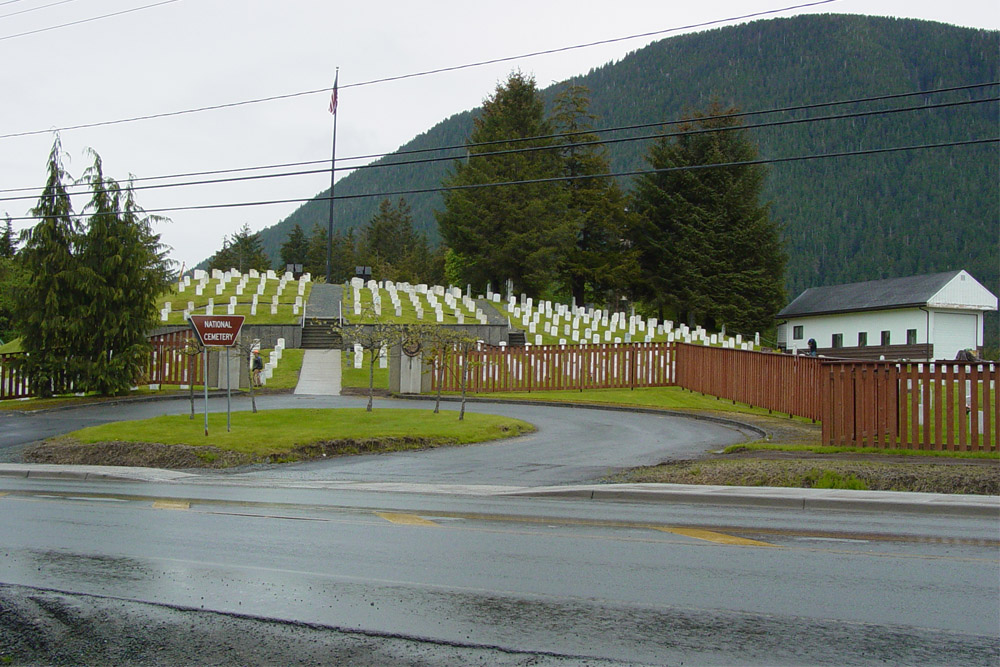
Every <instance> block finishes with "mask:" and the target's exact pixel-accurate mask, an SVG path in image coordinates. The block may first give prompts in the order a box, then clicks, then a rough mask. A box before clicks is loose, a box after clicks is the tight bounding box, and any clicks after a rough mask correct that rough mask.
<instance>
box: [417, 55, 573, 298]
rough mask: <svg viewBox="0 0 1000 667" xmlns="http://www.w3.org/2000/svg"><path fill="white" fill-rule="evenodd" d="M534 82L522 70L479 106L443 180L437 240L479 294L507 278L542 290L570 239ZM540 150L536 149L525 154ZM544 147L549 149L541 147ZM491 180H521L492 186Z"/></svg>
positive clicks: (558, 165)
mask: <svg viewBox="0 0 1000 667" xmlns="http://www.w3.org/2000/svg"><path fill="white" fill-rule="evenodd" d="M551 134H552V126H551V124H550V123H549V122H548V120H546V118H545V108H544V103H543V100H542V97H541V95H540V94H539V92H538V89H537V87H536V86H535V81H534V79H533V78H531V77H527V76H525V75H523V74H521V73H520V72H515V73H514V74H511V76H510V78H509V79H508V80H507V82H506V83H505V84H501V85H499V86H497V89H496V91H495V92H494V94H493V95H492V96H491V97H490V98H488V99H487V100H486V101H485V102H484V103H483V109H482V113H481V115H480V116H479V117H478V118H476V119H475V121H474V129H473V131H472V133H471V134H470V136H469V149H468V150H469V156H468V159H467V160H464V161H459V162H457V163H456V164H455V165H454V168H453V171H452V173H451V175H450V176H449V177H447V178H446V179H445V181H444V185H445V187H447V188H453V189H451V190H447V191H446V192H445V193H444V210H443V211H437V212H436V215H437V218H438V223H439V225H440V230H441V236H442V237H443V238H444V241H445V243H446V244H447V245H448V247H449V248H450V249H451V250H452V252H454V253H455V254H456V255H458V256H459V257H460V261H458V262H456V263H455V264H454V265H455V266H460V267H462V268H461V271H462V276H461V277H462V279H463V280H464V281H465V282H468V283H471V284H472V285H473V287H474V288H475V289H477V290H482V289H484V288H485V287H486V284H487V283H491V284H492V285H493V286H494V288H499V286H500V285H503V284H504V282H505V281H506V280H507V279H508V278H509V279H511V280H513V281H514V285H515V286H516V288H517V289H521V290H525V291H528V292H531V293H536V294H537V293H541V292H543V291H544V290H546V289H547V288H549V287H550V285H551V284H552V283H553V281H554V280H555V279H556V278H557V276H558V269H559V265H560V263H561V261H562V259H563V258H564V257H565V256H566V253H567V251H568V249H569V248H570V247H571V246H572V245H573V242H574V230H573V229H572V227H571V225H570V224H569V221H568V219H567V216H566V197H565V192H564V190H563V188H561V187H560V186H559V185H558V184H557V183H554V182H528V183H524V181H538V180H544V179H553V178H558V177H560V176H561V175H562V160H561V156H560V155H559V151H558V150H557V143H556V142H555V140H554V139H552V138H551V136H549V135H551ZM530 148H538V149H542V150H534V151H525V150H524V149H530ZM545 149H548V150H545ZM493 183H520V184H518V185H497V186H493V187H489V185H490V184H493Z"/></svg>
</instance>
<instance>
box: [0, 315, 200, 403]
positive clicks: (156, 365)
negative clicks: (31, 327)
mask: <svg viewBox="0 0 1000 667" xmlns="http://www.w3.org/2000/svg"><path fill="white" fill-rule="evenodd" d="M191 338H192V336H191V333H190V332H187V331H178V332H174V333H168V334H163V335H161V336H153V337H151V338H150V339H149V340H150V343H151V344H152V351H151V354H150V357H149V363H148V364H147V366H146V371H145V374H144V376H143V377H140V378H136V383H137V384H178V385H180V384H202V383H203V382H204V377H205V368H204V366H205V364H204V357H202V356H201V355H200V354H199V355H189V354H185V352H184V351H185V349H187V348H188V341H189V339H191ZM23 357H24V353H23V352H17V353H8V354H0V401H2V400H8V399H14V398H30V397H32V396H34V395H35V394H34V391H33V390H32V387H31V383H30V382H29V381H28V378H27V377H26V376H25V374H24V373H23V372H22V371H21V369H20V368H19V366H18V361H19V360H20V359H22V358H23ZM56 383H57V384H58V387H56V389H55V391H56V393H69V392H71V391H73V381H72V379H71V378H69V377H68V376H67V377H61V378H57V379H56Z"/></svg>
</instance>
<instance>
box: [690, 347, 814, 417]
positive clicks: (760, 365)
mask: <svg viewBox="0 0 1000 667" xmlns="http://www.w3.org/2000/svg"><path fill="white" fill-rule="evenodd" d="M676 363H677V369H676V374H675V377H676V384H677V386H679V387H683V388H685V389H690V390H692V391H697V392H700V393H703V394H709V395H711V396H718V397H719V398H725V399H728V400H731V401H738V402H740V403H746V404H747V405H752V406H754V407H758V408H765V409H767V410H773V411H776V412H784V413H785V414H789V415H795V416H797V417H806V418H807V419H812V420H813V421H818V420H819V419H822V414H823V410H822V408H823V399H822V395H821V393H820V386H821V385H820V377H821V367H822V362H821V360H820V359H819V358H818V357H807V356H802V355H794V354H774V353H771V352H752V351H747V350H734V349H729V348H721V347H708V346H704V345H689V344H687V343H678V344H677V353H676Z"/></svg>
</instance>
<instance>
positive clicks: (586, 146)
mask: <svg viewBox="0 0 1000 667" xmlns="http://www.w3.org/2000/svg"><path fill="white" fill-rule="evenodd" d="M589 107H590V98H589V91H588V90H587V88H586V87H585V86H567V87H566V88H564V89H563V90H562V91H561V92H560V93H559V95H558V96H557V97H556V100H555V108H554V111H553V114H552V122H553V124H554V126H555V128H556V129H557V130H558V131H559V132H560V133H562V135H563V136H562V137H561V138H560V141H561V144H562V155H563V174H564V175H565V176H567V177H569V180H566V181H564V182H563V184H562V187H563V188H564V189H565V191H566V195H567V206H566V212H567V216H568V218H569V221H570V223H571V225H572V228H573V230H574V231H575V234H576V243H575V244H574V245H573V246H572V247H571V248H569V250H568V253H567V255H566V257H565V260H564V262H563V264H562V276H563V282H564V283H565V285H566V286H567V287H568V288H569V292H570V294H571V295H572V296H573V298H574V299H575V301H576V303H577V304H578V305H582V304H584V303H585V302H588V301H596V302H598V303H601V304H615V303H616V302H617V299H618V297H620V296H622V295H623V294H624V293H625V292H626V291H627V290H628V288H629V285H630V284H631V283H632V282H633V281H634V278H635V275H636V274H637V272H638V270H639V265H638V251H637V250H635V249H633V248H632V247H630V244H629V243H628V238H627V235H628V231H629V228H630V226H631V225H632V220H633V218H634V215H633V214H631V213H629V211H628V207H627V202H626V198H625V194H624V193H623V192H622V190H621V188H619V187H618V184H617V183H616V182H615V181H614V179H612V178H608V177H605V178H585V177H588V176H597V175H600V174H607V173H610V171H611V168H610V166H609V164H608V158H607V151H606V150H605V149H604V146H603V145H600V144H598V143H595V142H597V141H598V136H597V135H596V134H594V133H592V132H590V130H591V129H592V128H593V125H592V122H593V120H595V119H596V116H594V115H593V114H591V113H590V111H589ZM582 177H583V178H582Z"/></svg>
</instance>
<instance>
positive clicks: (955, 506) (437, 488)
mask: <svg viewBox="0 0 1000 667" xmlns="http://www.w3.org/2000/svg"><path fill="white" fill-rule="evenodd" d="M3 477H10V478H19V479H60V480H80V481H98V480H100V481H114V482H160V483H178V484H184V483H196V484H199V483H211V482H212V481H218V480H217V479H216V478H214V477H212V476H207V475H201V474H197V473H186V472H180V471H176V470H164V469H159V468H138V467H132V468H128V467H116V466H63V465H57V464H26V463H5V464H0V478H3ZM225 481H226V482H227V483H228V484H227V485H231V484H232V483H233V482H234V481H235V480H234V479H233V478H232V477H226V478H225ZM240 482H241V483H240V484H239V485H240V486H259V487H264V488H269V489H270V488H280V487H286V486H287V487H289V488H314V489H316V488H320V489H321V488H326V489H330V490H333V489H337V490H345V491H351V490H353V491H378V492H385V491H390V490H391V491H392V492H395V493H414V494H448V495H469V496H477V497H482V496H492V497H528V498H548V499H574V500H596V501H602V502H627V503H664V504H682V505H721V506H733V507H770V508H783V509H795V510H803V511H822V510H836V511H844V510H847V511H859V512H876V511H877V512H884V513H893V514H896V513H916V514H938V515H947V516H962V517H985V518H993V519H1000V496H975V495H968V494H946V493H915V492H901V491H854V490H847V489H799V488H792V487H756V486H710V485H697V484H588V485H566V486H546V487H497V486H481V485H440V484H408V483H398V482H394V483H388V482H357V481H337V480H328V481H323V480H310V481H308V482H303V481H301V480H278V479H274V478H271V479H253V480H250V479H247V480H240Z"/></svg>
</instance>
